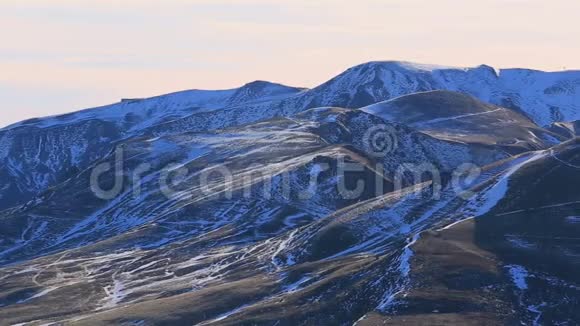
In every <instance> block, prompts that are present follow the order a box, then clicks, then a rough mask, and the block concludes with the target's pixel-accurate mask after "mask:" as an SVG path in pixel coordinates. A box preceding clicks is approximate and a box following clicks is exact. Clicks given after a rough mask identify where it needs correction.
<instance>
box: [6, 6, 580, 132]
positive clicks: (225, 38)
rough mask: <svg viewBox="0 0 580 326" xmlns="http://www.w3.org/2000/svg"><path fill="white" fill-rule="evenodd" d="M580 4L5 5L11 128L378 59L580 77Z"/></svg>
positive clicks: (308, 78)
mask: <svg viewBox="0 0 580 326" xmlns="http://www.w3.org/2000/svg"><path fill="white" fill-rule="evenodd" d="M578 13H580V1H578V0H552V1H543V0H542V1H539V0H538V1H536V0H528V1H526V0H487V1H466V0H441V1H436V0H430V1H428V0H425V1H420V0H390V1H389V0H386V1H379V0H357V1H345V0H335V1H330V0H318V1H316V0H268V1H266V0H247V1H242V0H239V1H226V0H164V1H152V0H143V1H136V0H124V1H111V0H108V1H106V0H84V1H78V0H0V105H1V107H2V110H3V111H2V113H3V114H2V115H1V116H0V126H3V125H6V124H8V123H12V122H15V121H19V120H22V119H26V118H29V117H35V116H44V115H49V114H56V113H63V112H68V111H73V110H77V109H81V108H86V107H91V106H97V105H102V104H107V103H112V102H115V101H118V100H119V99H120V98H121V97H147V96H153V95H157V94H162V93H167V92H172V91H177V90H182V89H191V88H202V89H214V88H216V89H218V88H230V87H236V86H240V85H241V84H244V83H246V82H248V81H252V80H256V79H261V80H270V81H275V82H281V83H284V84H289V85H293V86H305V87H312V86H316V85H317V84H319V83H321V82H324V81H325V80H327V79H329V78H330V77H332V76H334V75H336V74H338V73H340V72H341V71H343V70H345V69H346V68H348V67H350V66H353V65H356V64H359V63H362V62H366V61H371V60H407V61H416V62H421V63H434V64H443V65H456V66H475V65H479V64H482V63H485V64H489V65H492V66H496V67H502V68H505V67H529V68H538V69H544V70H561V69H562V68H563V67H566V68H567V69H580V42H579V32H580V19H579V18H578Z"/></svg>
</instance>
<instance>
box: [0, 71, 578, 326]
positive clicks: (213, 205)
mask: <svg viewBox="0 0 580 326" xmlns="http://www.w3.org/2000/svg"><path fill="white" fill-rule="evenodd" d="M579 91H580V72H574V71H570V72H557V73H548V72H539V71H533V70H525V69H504V70H496V69H493V68H491V67H488V66H479V67H476V68H453V67H441V66H431V65H421V64H413V63H407V62H371V63H366V64H363V65H359V66H356V67H353V68H351V69H349V70H347V71H345V72H344V73H342V74H340V75H339V76H336V77H335V78H333V79H331V80H329V81H328V82H326V83H324V84H322V85H320V86H318V87H315V88H313V89H303V88H294V87H288V86H284V85H280V84H274V83H269V82H264V81H256V82H252V83H249V84H246V85H244V86H242V87H240V88H237V89H231V90H221V91H200V90H192V91H184V92H178V93H173V94H168V95H163V96H158V97H153V98H149V99H124V100H122V101H121V102H120V103H116V104H112V105H108V106H103V107H99V108H94V109H88V110H83V111H78V112H74V113H70V114H66V115H61V116H53V117H47V118H39V119H32V120H27V121H23V122H20V123H17V124H14V125H11V126H8V127H6V128H4V129H1V130H0V164H1V166H2V167H3V168H2V169H0V180H2V181H3V182H2V184H1V185H0V280H2V282H1V284H0V325H18V324H26V325H45V324H49V325H51V324H54V325H60V324H65V325H110V324H116V325H117V324H118V325H192V324H199V325H210V324H211V325H312V324H331V325H354V324H356V325H377V324H397V325H398V324H411V325H424V324H457V325H465V324H474V325H481V324H485V325H512V324H574V323H575V322H576V321H577V320H578V318H580V317H579V316H578V313H577V311H579V307H580V293H579V292H578V289H580V279H578V277H577V275H576V274H577V273H574V271H575V270H576V269H577V267H578V266H577V265H578V262H579V261H578V259H577V257H578V252H577V251H578V243H577V237H576V236H575V234H577V231H578V230H577V226H578V225H580V224H578V220H579V218H578V216H576V215H577V214H576V213H575V212H576V211H577V210H578V207H576V206H578V202H579V201H580V199H579V198H578V196H579V195H580V192H578V191H577V190H576V189H575V187H574V184H575V179H576V178H578V177H580V174H579V173H578V171H579V168H580V163H579V162H577V161H578V159H577V158H578V148H579V147H578V142H579V140H578V139H577V138H576V136H577V132H576V130H578V128H577V127H578V126H577V124H578V122H577V121H576V120H578V119H580V98H579V96H580V95H578V94H580V93H578V92H579ZM95 173H96V174H95ZM96 189H97V190H96Z"/></svg>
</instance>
